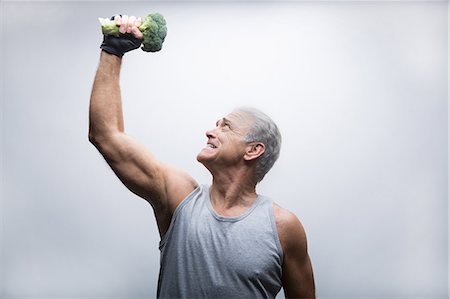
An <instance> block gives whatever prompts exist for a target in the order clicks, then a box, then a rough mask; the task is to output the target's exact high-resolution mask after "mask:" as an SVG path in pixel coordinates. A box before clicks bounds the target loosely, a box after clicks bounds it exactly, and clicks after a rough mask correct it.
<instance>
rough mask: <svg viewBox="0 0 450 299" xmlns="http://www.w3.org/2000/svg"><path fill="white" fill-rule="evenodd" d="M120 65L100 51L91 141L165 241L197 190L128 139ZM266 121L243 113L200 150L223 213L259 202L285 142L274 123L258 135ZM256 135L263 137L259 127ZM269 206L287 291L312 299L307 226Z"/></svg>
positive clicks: (124, 25) (221, 124)
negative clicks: (150, 213)
mask: <svg viewBox="0 0 450 299" xmlns="http://www.w3.org/2000/svg"><path fill="white" fill-rule="evenodd" d="M116 20H117V23H118V25H120V31H121V32H122V33H125V32H128V33H131V34H133V35H134V36H135V37H137V38H141V37H142V35H141V34H140V32H139V30H138V29H137V26H138V24H137V22H138V21H136V19H134V18H128V17H126V16H124V17H123V18H122V19H121V18H116ZM120 66H121V57H118V56H116V55H112V54H109V53H107V52H106V51H105V50H104V51H102V53H101V56H100V64H99V67H98V70H97V73H96V77H95V80H94V85H93V89H92V94H91V101H90V111H89V140H90V141H91V142H92V143H93V144H94V145H95V146H96V148H97V149H98V150H99V151H100V153H101V154H102V155H103V157H104V158H105V160H106V161H107V162H108V164H109V165H110V166H111V168H112V169H113V171H114V172H115V174H116V175H117V176H118V178H119V179H120V180H121V181H122V182H123V183H124V185H125V186H126V187H127V188H128V189H129V190H130V191H132V192H133V193H135V194H137V195H138V196H140V197H142V198H143V199H145V200H146V201H147V202H149V203H150V204H151V206H152V207H153V210H154V214H155V217H156V222H157V225H158V230H159V234H160V236H161V238H162V239H164V237H165V235H166V233H167V232H168V230H169V227H170V225H171V221H172V219H173V217H174V214H175V211H176V210H177V208H178V207H179V206H180V203H181V202H182V201H183V200H184V199H186V198H187V197H188V195H189V194H191V193H192V192H193V191H194V190H195V189H197V188H198V187H199V184H198V183H197V182H196V181H195V179H193V178H192V177H191V176H190V175H189V174H187V173H186V172H184V171H182V170H179V169H177V168H175V167H173V166H170V165H168V164H165V163H163V162H161V161H159V160H157V159H156V158H155V157H154V156H153V155H152V154H151V153H150V152H149V151H147V149H145V148H144V147H143V146H142V145H141V144H140V143H138V142H137V141H136V140H134V139H133V138H131V137H130V136H128V135H127V134H126V133H125V130H124V125H123V115H122V105H121V95H120V87H119V75H120ZM261 115H262V121H263V122H264V121H265V120H267V119H268V118H267V117H266V116H265V115H264V114H262V113H260V112H259V111H256V110H252V109H238V110H235V111H233V112H232V113H230V114H228V115H227V116H226V117H224V118H222V119H220V120H218V121H217V122H216V126H215V127H214V128H213V129H211V130H209V131H207V132H206V138H207V145H206V146H205V148H203V149H202V150H201V151H200V152H199V154H198V155H197V160H198V161H199V162H200V163H202V164H203V165H204V166H205V167H206V168H207V169H208V170H209V171H210V173H211V174H212V177H213V181H212V184H211V188H210V203H211V207H212V208H213V210H214V211H215V212H216V213H217V214H218V215H221V216H223V217H238V216H239V215H242V214H245V213H246V212H247V211H248V210H249V209H250V208H251V207H252V206H253V205H254V204H255V202H256V200H257V198H258V194H257V192H256V185H257V184H258V182H259V181H260V180H262V178H263V177H264V175H265V173H266V172H267V171H268V170H269V169H270V167H271V166H272V165H273V163H274V162H275V160H276V159H277V157H278V154H279V143H280V141H281V138H280V136H279V132H278V129H277V128H276V125H274V123H273V122H271V120H270V119H268V121H269V124H266V125H269V126H270V127H271V130H272V131H274V132H275V137H274V136H272V137H270V136H269V137H267V136H263V135H264V132H266V131H267V130H263V131H264V132H262V134H259V133H258V134H256V133H255V132H256V131H257V130H256V129H257V126H256V125H257V124H258V122H259V123H261V122H260V121H261V117H260V116H261ZM259 129H260V131H261V127H260V128H259ZM255 130H256V131H255ZM260 133H261V132H260ZM259 137H261V138H259ZM267 138H269V139H267ZM277 143H278V145H276V144H277ZM274 144H275V146H274ZM274 148H275V149H274ZM261 165H262V166H261ZM271 205H272V210H273V214H274V222H275V227H276V231H277V234H278V238H279V242H280V246H281V250H282V255H283V259H282V264H281V268H282V271H281V277H280V279H281V283H282V286H283V288H284V292H285V294H286V296H287V297H289V298H315V288H314V278H313V271H312V266H311V262H310V258H309V255H308V251H307V240H306V234H305V231H304V229H303V226H302V224H301V222H300V221H299V219H298V218H297V217H296V216H295V215H294V214H293V213H292V212H290V211H288V210H286V209H284V208H282V207H280V206H279V205H277V204H275V203H273V204H271ZM229 287H230V288H232V287H233V286H229Z"/></svg>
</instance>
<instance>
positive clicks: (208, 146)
mask: <svg viewBox="0 0 450 299" xmlns="http://www.w3.org/2000/svg"><path fill="white" fill-rule="evenodd" d="M206 147H207V148H217V147H216V146H215V145H214V144H211V143H208V144H206Z"/></svg>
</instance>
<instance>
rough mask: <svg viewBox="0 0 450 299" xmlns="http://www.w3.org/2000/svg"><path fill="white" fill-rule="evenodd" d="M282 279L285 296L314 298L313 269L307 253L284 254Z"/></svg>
mask: <svg viewBox="0 0 450 299" xmlns="http://www.w3.org/2000/svg"><path fill="white" fill-rule="evenodd" d="M282 280H283V288H284V293H285V295H286V298H308V299H309V298H315V287H314V278H313V271H312V266H311V261H310V258H309V256H308V254H307V253H306V254H304V255H299V254H297V255H295V254H294V256H285V260H284V265H283V277H282Z"/></svg>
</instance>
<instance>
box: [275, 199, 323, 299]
mask: <svg viewBox="0 0 450 299" xmlns="http://www.w3.org/2000/svg"><path fill="white" fill-rule="evenodd" d="M274 210H275V218H276V223H277V229H278V235H279V237H280V242H281V246H282V248H283V253H284V259H283V276H282V283H283V288H284V293H285V295H286V298H302V299H314V298H316V295H315V285H314V275H313V269H312V265H311V260H310V258H309V255H308V248H307V241H306V234H305V231H304V229H303V226H302V224H301V223H300V221H299V220H298V218H297V217H296V216H295V215H294V214H293V213H291V212H289V211H287V210H285V209H283V208H281V207H280V206H277V205H274Z"/></svg>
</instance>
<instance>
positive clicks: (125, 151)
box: [95, 133, 192, 208]
mask: <svg viewBox="0 0 450 299" xmlns="http://www.w3.org/2000/svg"><path fill="white" fill-rule="evenodd" d="M95 145H96V147H97V148H98V149H99V151H100V153H101V154H102V155H103V157H104V158H105V160H106V162H107V163H108V165H109V166H110V167H111V169H112V170H113V171H114V173H115V174H116V175H117V177H118V178H119V179H120V180H121V181H122V183H123V184H124V185H125V186H126V187H127V188H128V189H129V190H130V191H132V192H133V193H135V194H136V195H138V196H140V197H142V198H144V199H145V200H147V201H148V202H149V203H150V204H151V205H152V206H153V207H154V208H155V207H167V206H169V205H170V204H171V202H177V201H179V200H180V197H183V195H184V193H186V192H188V191H187V190H186V191H184V192H183V188H182V187H181V190H175V191H174V190H173V188H170V186H171V185H172V184H173V183H172V181H173V180H178V181H179V184H180V186H183V185H186V186H187V185H188V184H189V183H190V181H191V180H192V179H191V178H190V177H189V176H188V175H186V174H184V173H182V172H179V171H176V170H174V169H171V168H169V167H168V166H166V165H164V164H162V163H161V162H159V161H158V160H156V159H155V157H154V156H153V155H152V154H151V153H150V152H149V151H148V150H147V149H146V148H145V147H144V146H143V145H142V144H140V143H139V142H137V141H136V140H135V139H134V138H132V137H130V136H128V135H126V134H124V133H116V134H114V135H112V136H109V137H108V138H105V140H102V141H99V142H96V143H95ZM169 171H171V172H172V176H170V175H168V174H167V173H168V172H169ZM186 188H187V187H186ZM176 191H178V192H176Z"/></svg>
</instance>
